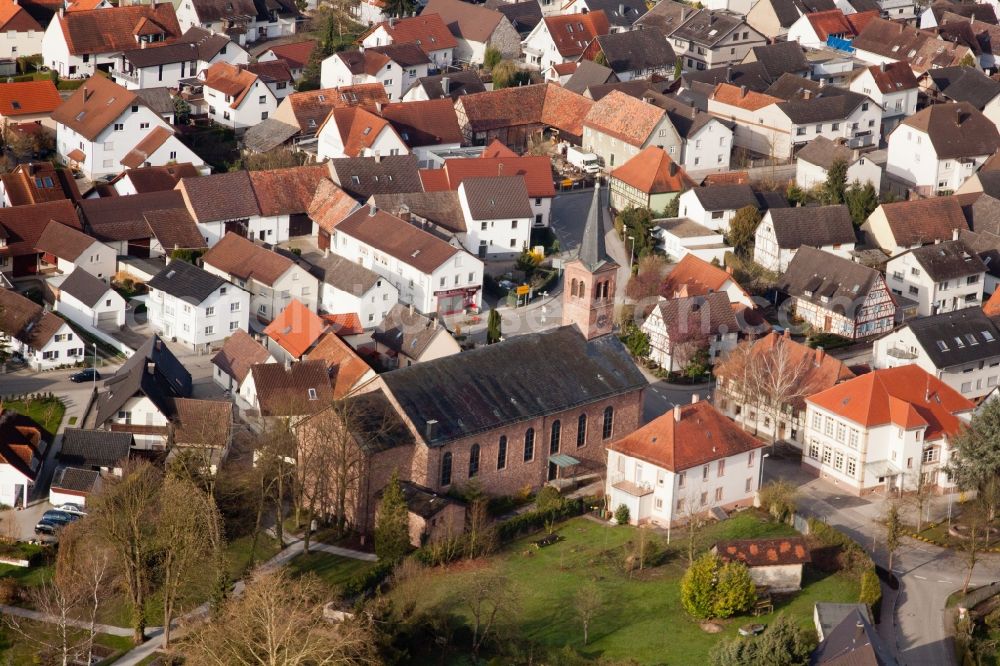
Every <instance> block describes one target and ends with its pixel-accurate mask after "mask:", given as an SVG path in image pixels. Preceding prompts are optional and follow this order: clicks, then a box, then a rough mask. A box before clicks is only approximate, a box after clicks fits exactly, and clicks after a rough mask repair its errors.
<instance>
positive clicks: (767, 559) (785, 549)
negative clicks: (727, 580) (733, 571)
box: [712, 537, 812, 592]
mask: <svg viewBox="0 0 1000 666" xmlns="http://www.w3.org/2000/svg"><path fill="white" fill-rule="evenodd" d="M712 551H713V552H714V553H715V554H716V555H718V556H719V559H721V560H722V561H723V562H742V563H743V564H745V565H746V566H747V568H748V569H749V570H750V577H751V578H753V582H754V583H756V584H757V585H761V586H764V587H766V588H767V589H768V591H769V592H796V591H798V590H800V589H801V588H802V567H803V565H805V564H808V563H809V562H811V561H812V558H811V556H810V552H809V546H808V545H807V544H806V540H805V539H804V538H803V537H785V538H782V539H736V540H733V541H719V542H718V543H716V544H715V545H714V546H713V547H712Z"/></svg>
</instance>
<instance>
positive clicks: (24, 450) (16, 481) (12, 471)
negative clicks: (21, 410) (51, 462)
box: [0, 409, 47, 508]
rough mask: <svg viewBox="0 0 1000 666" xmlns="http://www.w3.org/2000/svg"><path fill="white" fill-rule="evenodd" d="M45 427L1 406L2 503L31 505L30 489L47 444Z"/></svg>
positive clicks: (22, 506)
mask: <svg viewBox="0 0 1000 666" xmlns="http://www.w3.org/2000/svg"><path fill="white" fill-rule="evenodd" d="M43 437H44V435H43V434H42V427H41V426H40V425H38V424H37V423H35V422H34V421H33V420H31V419H30V418H28V417H26V416H22V415H21V414H18V413H17V412H13V411H11V410H9V409H3V410H0V503H3V504H5V505H6V506H9V507H18V508H24V507H26V506H27V505H28V492H29V491H30V490H31V489H32V487H33V486H34V485H35V479H36V478H37V477H38V472H39V471H41V468H42V462H43V461H44V458H45V452H46V450H47V444H46V442H45V440H44V439H43Z"/></svg>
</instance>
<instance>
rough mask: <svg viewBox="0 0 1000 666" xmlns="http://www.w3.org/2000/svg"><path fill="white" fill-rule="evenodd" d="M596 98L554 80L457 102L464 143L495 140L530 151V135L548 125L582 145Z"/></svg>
mask: <svg viewBox="0 0 1000 666" xmlns="http://www.w3.org/2000/svg"><path fill="white" fill-rule="evenodd" d="M592 105H593V101H592V100H589V99H587V98H586V97H583V96H582V95H578V94H576V93H574V92H572V91H570V90H566V89H565V88H563V87H561V86H557V85H554V84H551V83H543V84H535V85H528V86H514V87H511V88H502V89H500V90H491V91H489V92H484V93H477V94H473V95H463V96H462V97H459V98H458V100H457V101H456V102H455V113H456V114H457V115H458V125H459V127H461V128H462V136H463V140H464V143H466V144H469V145H473V146H485V145H487V144H489V143H492V142H493V141H494V140H499V141H500V142H501V143H502V144H504V145H505V146H507V147H508V148H511V149H514V150H515V151H519V152H520V151H524V152H526V151H527V148H528V145H529V143H530V141H531V138H532V137H534V136H536V135H538V134H540V133H541V132H543V131H544V130H545V129H547V128H551V129H553V130H557V131H558V132H559V136H560V138H561V139H563V140H566V141H568V142H570V143H572V144H574V145H580V141H581V140H582V138H583V121H584V118H586V116H587V113H588V112H589V111H590V107H591V106H592Z"/></svg>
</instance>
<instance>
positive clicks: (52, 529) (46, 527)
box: [35, 521, 62, 536]
mask: <svg viewBox="0 0 1000 666" xmlns="http://www.w3.org/2000/svg"><path fill="white" fill-rule="evenodd" d="M59 527H62V526H61V525H56V524H55V523H49V522H46V521H39V522H38V524H37V525H35V534H38V535H45V536H52V535H54V534H55V533H56V530H57V529H58V528H59Z"/></svg>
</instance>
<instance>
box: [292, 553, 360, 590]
mask: <svg viewBox="0 0 1000 666" xmlns="http://www.w3.org/2000/svg"><path fill="white" fill-rule="evenodd" d="M373 566H375V563H374V562H366V561H364V560H355V559H353V558H350V557H341V556H340V555H334V554H332V553H324V552H322V551H312V552H310V553H309V554H308V555H306V554H302V555H297V556H296V557H295V559H293V560H292V561H291V562H289V563H288V569H289V571H291V572H292V573H293V574H295V575H302V574H306V573H312V574H315V575H316V576H317V577H319V579H320V580H321V581H323V582H324V583H325V584H327V585H328V586H330V588H331V589H333V590H334V591H338V590H339V589H340V588H341V586H342V585H343V584H344V583H346V582H347V581H349V580H351V579H352V578H354V577H355V576H357V575H359V574H361V573H364V572H365V571H367V570H369V569H371V568H372V567H373Z"/></svg>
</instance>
